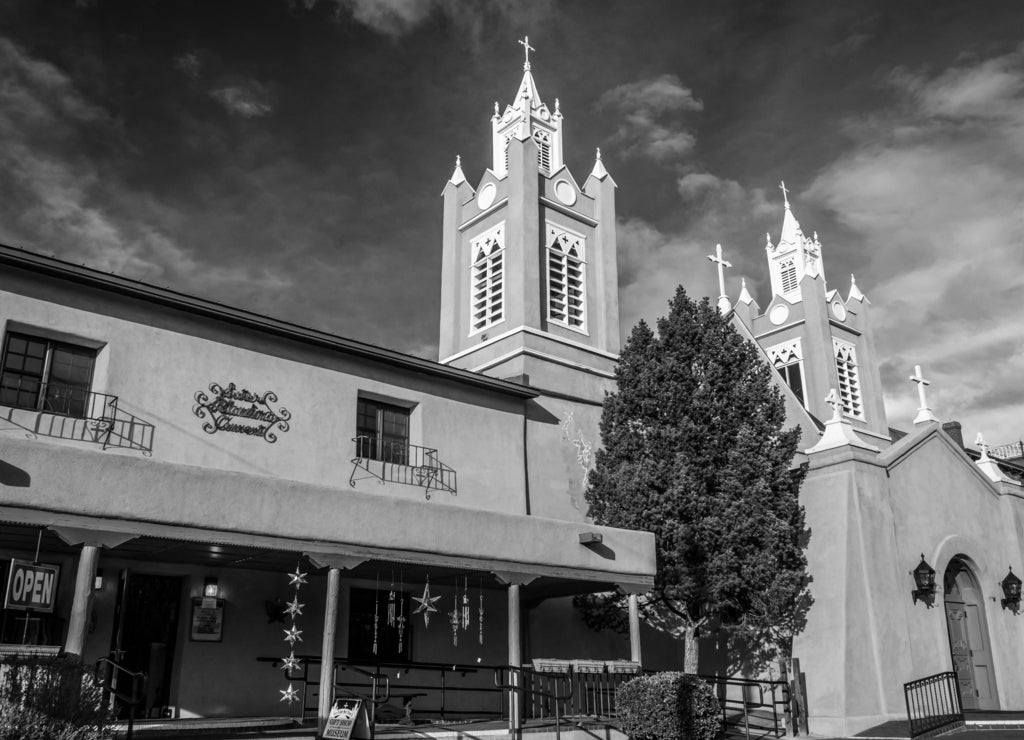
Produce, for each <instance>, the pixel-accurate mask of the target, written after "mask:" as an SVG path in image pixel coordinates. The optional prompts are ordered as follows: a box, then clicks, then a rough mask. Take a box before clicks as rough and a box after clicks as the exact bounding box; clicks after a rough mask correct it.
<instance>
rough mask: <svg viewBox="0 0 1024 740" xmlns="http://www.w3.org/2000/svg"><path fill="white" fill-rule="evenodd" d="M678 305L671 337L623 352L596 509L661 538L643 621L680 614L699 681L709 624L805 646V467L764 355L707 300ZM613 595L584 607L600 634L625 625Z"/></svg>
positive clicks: (592, 488) (662, 335)
mask: <svg viewBox="0 0 1024 740" xmlns="http://www.w3.org/2000/svg"><path fill="white" fill-rule="evenodd" d="M669 306H670V310H669V314H668V316H667V317H663V318H661V319H659V320H658V334H657V336H655V334H654V333H653V332H652V331H651V329H650V327H649V326H648V325H647V324H646V323H644V322H643V321H641V322H640V323H639V324H638V325H637V326H636V327H635V328H634V329H633V332H632V334H631V335H630V337H629V339H628V341H627V342H626V345H625V347H624V348H623V350H622V354H621V358H620V361H619V366H618V370H617V373H616V375H617V382H618V389H617V391H616V392H615V393H612V394H610V395H609V396H608V397H607V399H606V401H605V404H604V412H603V415H602V417H601V441H602V449H600V450H599V451H598V452H597V456H596V466H595V469H594V470H593V471H592V472H591V474H590V477H589V481H588V488H587V492H586V499H587V501H588V502H589V504H590V514H591V516H592V517H593V518H594V520H595V521H596V522H597V523H598V524H607V525H611V526H615V527H623V528H626V529H640V530H648V531H651V532H654V534H655V536H656V538H657V544H656V551H657V565H658V571H657V575H656V576H655V584H654V590H653V591H652V592H651V593H650V594H648V595H647V596H645V597H643V598H642V600H641V603H642V607H643V611H644V614H645V617H646V618H648V619H650V620H653V621H656V622H657V623H660V624H662V625H664V624H666V623H667V622H668V621H670V619H669V618H673V617H674V622H675V623H676V624H678V625H680V628H681V632H682V633H683V635H684V636H685V643H684V644H685V651H686V652H685V662H684V668H685V670H686V672H688V673H695V672H696V670H697V650H696V637H697V634H698V630H699V629H700V627H701V626H702V625H704V624H705V623H706V622H707V621H708V620H709V619H716V620H717V621H720V623H721V624H722V626H724V627H731V628H737V629H745V630H751V631H756V632H759V633H761V634H762V635H763V634H764V633H765V632H766V631H768V632H773V633H775V637H776V639H777V638H778V637H779V635H780V634H781V635H783V636H784V635H786V633H789V636H790V637H791V635H792V632H793V630H794V629H795V622H794V620H795V619H796V615H797V613H798V604H799V603H800V602H801V600H802V599H806V583H807V575H806V567H807V560H806V558H805V556H804V552H803V547H804V546H805V544H806V543H805V538H804V512H803V508H802V507H801V506H800V504H799V503H798V501H797V494H798V490H799V487H800V483H801V482H802V480H803V477H804V470H803V469H801V468H797V469H792V468H791V465H792V462H793V456H794V454H795V453H796V451H797V444H798V442H799V437H800V431H799V429H798V428H793V429H789V430H783V428H782V426H783V423H784V422H785V408H784V403H783V398H782V395H781V393H780V392H779V390H778V389H777V388H776V387H775V386H773V385H772V383H771V373H772V372H774V371H773V370H772V369H771V368H770V367H769V366H768V364H767V363H766V362H764V360H763V357H762V356H761V355H760V353H759V351H758V349H757V348H756V347H755V346H754V345H753V344H751V343H750V342H748V341H746V340H745V339H743V338H742V337H741V336H740V335H739V333H738V332H737V331H736V330H735V328H733V326H732V325H731V324H730V323H729V322H728V320H727V319H725V318H724V317H723V316H722V315H721V314H720V313H719V312H718V310H717V309H716V308H715V307H713V306H712V305H711V304H710V302H709V300H708V299H707V298H705V299H704V300H702V301H701V302H700V303H695V302H694V301H693V300H691V299H690V298H689V297H688V296H687V295H686V291H685V290H683V288H682V287H679V288H678V290H677V291H676V295H675V297H674V298H673V300H672V301H671V302H670V304H669ZM609 598H611V599H614V598H615V597H608V598H605V599H604V601H603V603H601V600H600V599H595V598H590V599H583V600H580V601H578V603H580V604H581V605H582V606H584V614H585V617H586V618H587V621H588V623H590V624H591V626H599V625H604V626H607V625H609V624H612V623H613V622H614V621H615V620H616V619H619V620H621V616H617V615H620V614H621V612H616V611H615V610H614V609H610V608H609V607H611V606H613V604H611V603H610V601H609V600H608V599H609ZM618 598H619V599H620V600H621V597H618ZM612 626H615V625H614V624H612ZM785 652H788V650H785Z"/></svg>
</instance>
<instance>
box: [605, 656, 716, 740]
mask: <svg viewBox="0 0 1024 740" xmlns="http://www.w3.org/2000/svg"><path fill="white" fill-rule="evenodd" d="M615 702H616V707H617V713H618V716H619V720H620V721H621V722H622V731H623V732H625V733H626V734H627V735H629V736H630V737H631V738H633V740H713V739H714V737H715V736H716V735H717V734H718V730H719V728H720V727H721V711H722V710H721V707H720V706H719V704H718V698H717V697H716V696H715V692H714V690H713V689H712V688H711V686H709V685H708V684H707V682H705V681H703V680H702V679H700V678H698V677H697V676H693V675H689V674H686V673H678V672H673V671H668V672H664V673H654V674H651V675H649V676H638V677H637V678H634V679H633V680H632V681H627V682H626V683H624V684H622V685H621V686H619V688H618V691H617V692H616V696H615Z"/></svg>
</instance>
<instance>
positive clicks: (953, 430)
mask: <svg viewBox="0 0 1024 740" xmlns="http://www.w3.org/2000/svg"><path fill="white" fill-rule="evenodd" d="M942 431H944V432H945V433H946V434H948V435H949V436H950V438H951V439H952V440H953V441H954V442H956V443H957V444H958V445H959V446H960V447H961V449H962V448H963V446H964V432H963V430H962V429H961V428H960V422H959V421H945V422H943V423H942Z"/></svg>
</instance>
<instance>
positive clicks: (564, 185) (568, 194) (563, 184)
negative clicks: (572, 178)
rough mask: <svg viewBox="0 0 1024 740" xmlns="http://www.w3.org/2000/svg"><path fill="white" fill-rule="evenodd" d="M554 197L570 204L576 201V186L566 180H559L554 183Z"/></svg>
mask: <svg viewBox="0 0 1024 740" xmlns="http://www.w3.org/2000/svg"><path fill="white" fill-rule="evenodd" d="M555 197H556V198H558V199H559V200H560V201H562V202H563V203H565V204H566V205H567V206H571V205H572V204H574V203H575V202H576V188H574V187H573V186H572V183H571V182H569V181H568V180H559V181H558V182H556V183H555Z"/></svg>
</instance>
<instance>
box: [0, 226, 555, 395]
mask: <svg viewBox="0 0 1024 740" xmlns="http://www.w3.org/2000/svg"><path fill="white" fill-rule="evenodd" d="M0 264H4V265H9V266H12V267H16V268H20V269H23V270H27V271H30V272H34V273H38V274H42V275H46V276H49V277H56V278H58V279H62V280H68V281H70V282H75V283H80V284H84V285H88V286H90V287H94V288H99V289H102V290H107V291H111V292H114V293H119V294H122V295H127V296H130V297H132V298H139V299H143V300H148V301H151V302H154V303H158V304H160V305H163V306H167V307H170V308H174V309H177V310H179V311H183V312H186V313H192V314H196V315H199V316H203V317H206V318H213V319H217V320H220V321H225V322H228V323H232V324H236V325H240V326H245V327H247V328H250V329H254V330H256V331H261V332H266V333H268V334H274V335H276V336H279V337H284V338H287V339H292V340H295V341H299V342H304V343H306V344H312V345H315V346H319V347H324V348H327V349H331V350H333V351H337V352H345V353H348V354H351V355H356V356H358V357H363V358H366V359H371V360H376V361H377V362H383V363H386V364H389V365H392V366H394V367H398V368H401V369H404V370H410V371H413V372H419V373H423V374H425V375H431V376H435V377H440V378H446V379H448V380H453V381H456V382H459V383H465V384H467V385H472V386H476V387H477V388H481V389H484V390H488V391H492V392H494V393H500V394H504V395H511V396H515V397H518V398H524V399H525V398H536V397H537V396H538V395H540V394H539V393H538V392H537V391H534V390H532V389H530V388H528V387H526V386H522V385H519V384H517V383H512V382H509V381H506V380H500V379H498V378H491V377H488V376H486V375H480V374H479V373H474V372H471V371H469V370H462V369H460V368H454V367H450V366H448V365H442V364H441V363H439V362H434V361H432V360H425V359H423V358H421V357H414V356H412V355H407V354H404V353H402V352H398V351H396V350H390V349H385V348H383V347H378V346H376V345H373V344H368V343H366V342H360V341H358V340H355V339H347V338H345V337H340V336H337V335H336V334H330V333H329V332H325V331H320V330H318V329H311V328H309V327H304V326H300V325H298V324H293V323H290V322H288V321H283V320H281V319H275V318H271V317H269V316H263V315H261V314H257V313H254V312H252V311H246V310H244V309H241V308H234V307H232V306H228V305H226V304H223V303H217V302H216V301H211V300H208V299H205V298H199V297H197V296H192V295H188V294H187V293H181V292H178V291H175V290H171V289H170V288H160V287H158V286H155V285H150V284H149V283H144V282H142V281H139V280H133V279H131V278H126V277H122V276H120V275H115V274H113V273H105V272H102V271H100V270H96V269H94V268H91V267H85V266H84V265H76V264H73V263H71V262H66V261H65V260H61V259H58V258H57V257H47V256H46V255H42V254H38V253H36V252H31V251H29V250H26V249H20V248H18V247H11V246H8V245H6V244H0Z"/></svg>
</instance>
